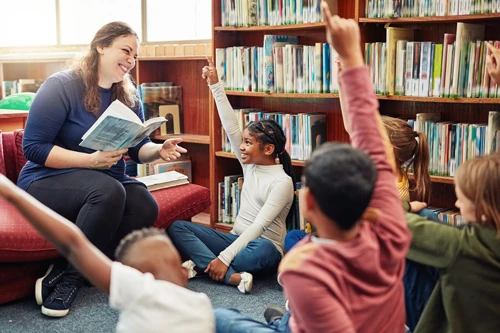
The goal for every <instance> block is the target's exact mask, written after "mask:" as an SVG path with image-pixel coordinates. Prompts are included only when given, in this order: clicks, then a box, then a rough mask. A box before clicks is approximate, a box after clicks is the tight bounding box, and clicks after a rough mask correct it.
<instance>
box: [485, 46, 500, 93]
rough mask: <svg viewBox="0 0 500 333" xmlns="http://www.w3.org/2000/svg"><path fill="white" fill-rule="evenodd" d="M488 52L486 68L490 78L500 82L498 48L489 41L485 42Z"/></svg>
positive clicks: (499, 51) (499, 54)
mask: <svg viewBox="0 0 500 333" xmlns="http://www.w3.org/2000/svg"><path fill="white" fill-rule="evenodd" d="M486 45H487V46H488V51H489V52H488V54H487V55H486V69H487V70H488V73H489V74H490V76H491V78H492V79H493V80H495V82H496V83H497V84H500V64H499V63H500V49H497V48H496V47H494V46H493V44H491V43H490V42H487V43H486ZM490 53H491V54H490Z"/></svg>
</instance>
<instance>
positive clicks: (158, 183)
mask: <svg viewBox="0 0 500 333" xmlns="http://www.w3.org/2000/svg"><path fill="white" fill-rule="evenodd" d="M136 179H137V180H138V181H140V182H141V183H144V184H145V185H146V186H147V188H148V190H149V191H150V192H151V191H156V190H161V189H163V188H168V187H174V186H179V185H184V184H189V181H188V177H187V176H186V175H183V174H182V173H180V172H177V171H167V172H162V173H158V174H155V175H150V176H144V177H137V178H136Z"/></svg>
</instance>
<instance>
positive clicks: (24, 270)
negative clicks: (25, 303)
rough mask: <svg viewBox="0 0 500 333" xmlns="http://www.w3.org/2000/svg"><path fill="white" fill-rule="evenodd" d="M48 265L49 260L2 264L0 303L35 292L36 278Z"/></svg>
mask: <svg viewBox="0 0 500 333" xmlns="http://www.w3.org/2000/svg"><path fill="white" fill-rule="evenodd" d="M48 265H49V263H48V262H47V261H38V262H30V263H17V264H0V304H2V303H6V302H10V301H13V300H16V299H19V298H22V297H25V296H28V295H31V294H33V293H34V290H35V281H36V279H37V278H39V277H40V276H42V275H43V274H44V273H45V271H46V270H47V267H48Z"/></svg>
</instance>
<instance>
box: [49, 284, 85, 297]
mask: <svg viewBox="0 0 500 333" xmlns="http://www.w3.org/2000/svg"><path fill="white" fill-rule="evenodd" d="M78 288H80V284H79V283H69V282H59V283H58V284H57V285H56V289H55V290H54V293H55V294H54V299H59V300H62V301H65V300H67V299H68V298H69V297H70V295H71V294H72V293H73V292H74V289H78Z"/></svg>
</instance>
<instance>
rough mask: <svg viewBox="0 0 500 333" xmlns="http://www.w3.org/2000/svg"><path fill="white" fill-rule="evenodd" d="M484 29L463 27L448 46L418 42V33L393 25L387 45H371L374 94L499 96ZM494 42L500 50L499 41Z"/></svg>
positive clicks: (449, 36)
mask: <svg viewBox="0 0 500 333" xmlns="http://www.w3.org/2000/svg"><path fill="white" fill-rule="evenodd" d="M484 28H485V27H484V25H480V24H468V23H461V22H460V23H457V31H456V33H455V34H451V33H446V34H444V38H443V43H442V44H441V43H433V42H425V41H424V42H416V41H412V39H413V37H414V30H413V29H409V28H397V27H388V28H387V33H386V42H385V43H382V42H376V43H366V44H365V59H366V63H367V64H368V65H369V66H370V68H371V77H372V83H373V86H374V90H375V91H376V93H378V94H384V95H405V96H421V97H430V96H432V97H449V98H458V97H469V98H485V97H491V98H495V97H497V96H500V93H499V92H498V86H497V84H496V82H495V81H494V80H491V79H490V76H489V73H488V71H487V70H486V56H487V54H489V53H491V52H490V51H488V47H487V45H486V43H487V42H486V41H483V39H484ZM491 43H492V44H493V45H494V46H496V47H500V42H499V41H491Z"/></svg>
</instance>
